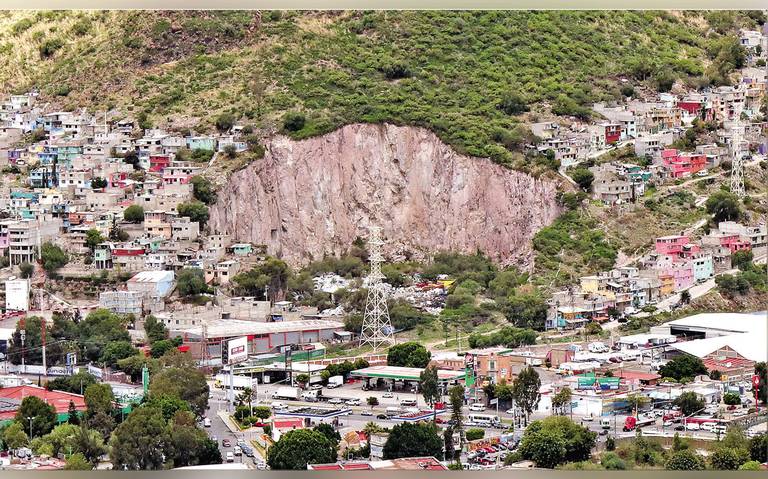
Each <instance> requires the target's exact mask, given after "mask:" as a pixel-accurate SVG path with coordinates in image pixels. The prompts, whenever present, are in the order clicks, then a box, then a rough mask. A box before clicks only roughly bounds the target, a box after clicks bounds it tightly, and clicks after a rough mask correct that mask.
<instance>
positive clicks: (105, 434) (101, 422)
mask: <svg viewBox="0 0 768 479" xmlns="http://www.w3.org/2000/svg"><path fill="white" fill-rule="evenodd" d="M84 424H85V425H87V427H88V428H89V429H91V430H92V431H94V432H95V433H96V434H99V435H100V436H101V437H102V438H107V439H108V438H109V435H110V434H112V431H114V429H115V418H114V417H113V416H112V414H110V413H107V412H104V411H99V412H97V413H96V414H94V415H92V416H90V417H89V418H88V420H87V421H86V422H85V423H84Z"/></svg>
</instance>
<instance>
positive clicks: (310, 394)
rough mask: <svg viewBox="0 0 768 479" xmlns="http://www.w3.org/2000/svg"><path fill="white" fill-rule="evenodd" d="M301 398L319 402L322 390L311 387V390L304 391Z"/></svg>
mask: <svg viewBox="0 0 768 479" xmlns="http://www.w3.org/2000/svg"><path fill="white" fill-rule="evenodd" d="M301 399H303V400H304V401H309V402H317V401H319V400H320V390H319V389H310V390H309V391H304V392H303V393H302V394H301Z"/></svg>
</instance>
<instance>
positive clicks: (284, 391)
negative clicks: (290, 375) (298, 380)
mask: <svg viewBox="0 0 768 479" xmlns="http://www.w3.org/2000/svg"><path fill="white" fill-rule="evenodd" d="M300 397H301V388H294V387H288V386H283V387H279V388H277V391H275V392H273V393H272V399H290V400H292V401H297V400H298V399H299V398H300Z"/></svg>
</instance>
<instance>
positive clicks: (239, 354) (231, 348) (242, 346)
mask: <svg viewBox="0 0 768 479" xmlns="http://www.w3.org/2000/svg"><path fill="white" fill-rule="evenodd" d="M226 350H227V361H226V364H238V363H242V362H243V361H245V360H247V359H248V337H247V336H243V337H241V338H236V339H230V340H229V341H227V348H226Z"/></svg>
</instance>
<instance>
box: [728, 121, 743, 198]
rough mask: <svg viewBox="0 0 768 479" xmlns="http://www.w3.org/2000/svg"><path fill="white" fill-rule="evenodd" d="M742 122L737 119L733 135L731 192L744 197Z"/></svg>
mask: <svg viewBox="0 0 768 479" xmlns="http://www.w3.org/2000/svg"><path fill="white" fill-rule="evenodd" d="M742 128H744V127H743V126H742V122H741V120H737V121H736V124H735V125H734V127H733V130H732V131H733V133H732V135H731V152H732V153H733V163H732V164H731V193H733V194H735V195H736V196H738V197H739V198H744V195H745V194H746V192H745V191H744V152H743V150H742Z"/></svg>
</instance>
